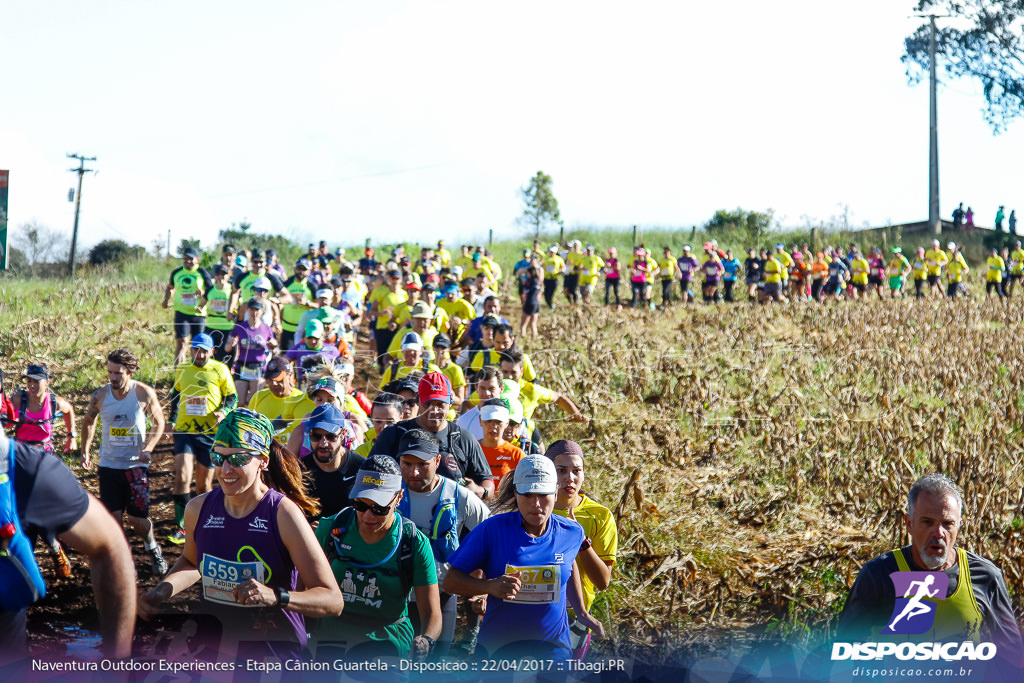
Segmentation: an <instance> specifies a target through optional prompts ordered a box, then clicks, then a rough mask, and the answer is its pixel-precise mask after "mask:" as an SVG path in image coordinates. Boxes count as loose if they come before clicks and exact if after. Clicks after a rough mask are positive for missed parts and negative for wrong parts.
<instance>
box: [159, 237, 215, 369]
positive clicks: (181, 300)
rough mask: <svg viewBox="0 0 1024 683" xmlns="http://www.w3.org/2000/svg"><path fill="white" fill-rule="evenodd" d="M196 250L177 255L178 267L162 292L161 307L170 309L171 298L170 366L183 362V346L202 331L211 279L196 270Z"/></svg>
mask: <svg viewBox="0 0 1024 683" xmlns="http://www.w3.org/2000/svg"><path fill="white" fill-rule="evenodd" d="M199 256H200V254H199V250H198V249H196V248H195V247H188V248H186V249H185V251H183V252H182V254H181V267H180V268H175V269H174V270H173V271H171V278H170V281H169V282H168V283H167V289H166V290H164V301H163V307H164V308H170V307H171V296H172V295H173V296H174V363H175V365H180V364H181V363H184V362H185V343H186V342H187V341H188V340H189V339H191V338H192V337H193V336H195V335H197V334H202V333H203V331H204V330H205V329H206V294H207V292H209V291H210V290H211V289H212V288H213V278H211V277H210V273H209V272H207V270H206V269H205V268H200V267H199Z"/></svg>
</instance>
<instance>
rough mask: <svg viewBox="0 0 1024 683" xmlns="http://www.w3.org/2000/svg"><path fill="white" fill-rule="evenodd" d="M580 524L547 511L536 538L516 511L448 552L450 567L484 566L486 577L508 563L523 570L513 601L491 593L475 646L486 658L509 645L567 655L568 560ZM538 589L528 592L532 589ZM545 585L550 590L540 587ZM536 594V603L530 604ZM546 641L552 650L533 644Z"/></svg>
mask: <svg viewBox="0 0 1024 683" xmlns="http://www.w3.org/2000/svg"><path fill="white" fill-rule="evenodd" d="M583 539H584V534H583V527H581V526H580V525H579V524H578V523H576V522H574V521H572V520H570V519H565V518H564V517H559V516H558V515H551V517H549V518H548V528H547V529H546V530H545V531H544V534H543V535H542V536H541V537H539V538H534V537H533V536H530V535H529V534H527V533H526V531H525V530H524V529H523V518H522V516H520V514H519V511H518V510H515V511H513V512H506V513H504V514H501V515H496V516H494V517H490V518H488V519H485V520H484V521H483V522H481V523H480V524H478V525H477V526H476V527H475V528H474V529H473V531H471V532H470V533H469V535H468V536H467V537H466V538H465V540H463V541H462V544H461V545H460V546H459V548H458V550H456V551H455V553H454V554H453V555H452V556H451V558H450V559H449V561H450V562H451V566H453V567H455V568H457V569H461V570H462V571H464V572H466V573H467V574H468V573H470V572H472V571H474V570H476V569H483V570H484V574H485V576H486V577H487V578H488V579H493V578H496V577H499V576H501V575H502V574H505V572H506V569H507V568H508V567H509V566H514V567H518V568H523V570H524V571H523V574H522V575H521V576H520V580H521V581H522V582H523V589H522V590H521V591H520V592H519V593H518V594H517V595H516V598H515V600H512V601H505V600H498V599H496V598H494V597H491V598H490V599H489V600H488V601H487V613H486V614H485V615H484V620H483V623H482V624H481V625H480V637H479V644H480V645H481V646H482V647H483V648H484V649H485V650H486V652H487V656H494V655H495V654H498V650H500V649H501V648H503V647H505V646H509V645H518V644H529V646H530V649H529V653H530V655H531V656H534V657H537V658H540V659H563V660H564V659H569V657H570V654H571V653H570V642H569V618H568V615H567V613H566V610H567V609H568V605H567V603H566V598H565V591H566V585H567V584H568V582H569V576H570V574H571V573H572V563H573V561H574V560H575V559H576V554H577V553H578V552H579V549H580V545H581V544H582V543H583ZM532 587H535V588H536V592H533V593H532V595H531V594H530V592H529V591H530V588H532ZM544 588H548V589H549V590H543V589H544ZM531 597H535V598H536V599H537V600H539V601H538V602H528V600H530V598H531ZM537 643H546V644H547V645H549V646H550V648H551V649H550V650H544V649H543V648H542V647H540V648H539V647H537Z"/></svg>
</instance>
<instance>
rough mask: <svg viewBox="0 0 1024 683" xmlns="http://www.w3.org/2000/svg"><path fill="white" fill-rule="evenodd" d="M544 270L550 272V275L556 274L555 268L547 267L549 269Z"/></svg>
mask: <svg viewBox="0 0 1024 683" xmlns="http://www.w3.org/2000/svg"><path fill="white" fill-rule="evenodd" d="M544 270H546V271H548V272H549V273H553V272H555V267H554V266H547V267H545V268H544Z"/></svg>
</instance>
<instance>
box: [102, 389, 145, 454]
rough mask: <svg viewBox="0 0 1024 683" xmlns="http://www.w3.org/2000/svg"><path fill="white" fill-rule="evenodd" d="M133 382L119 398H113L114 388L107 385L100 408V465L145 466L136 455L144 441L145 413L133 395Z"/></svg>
mask: <svg viewBox="0 0 1024 683" xmlns="http://www.w3.org/2000/svg"><path fill="white" fill-rule="evenodd" d="M135 390H136V384H135V381H134V380H132V381H131V382H130V383H129V386H128V394H127V395H126V396H125V397H124V398H122V399H121V400H117V398H115V397H114V391H113V389H111V388H110V385H109V384H108V385H107V395H106V397H105V398H104V399H103V408H101V409H100V420H101V421H102V423H103V441H102V442H101V443H100V459H99V465H100V467H109V468H111V469H116V470H126V469H129V468H131V467H148V464H144V463H140V462H139V454H140V453H141V452H142V446H143V444H145V442H146V412H145V411H144V410H143V408H142V404H141V403H139V399H138V397H137V396H136V395H135Z"/></svg>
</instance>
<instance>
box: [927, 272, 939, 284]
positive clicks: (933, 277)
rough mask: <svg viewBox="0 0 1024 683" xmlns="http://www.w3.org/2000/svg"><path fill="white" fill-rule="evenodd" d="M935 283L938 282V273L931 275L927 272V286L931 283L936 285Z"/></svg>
mask: <svg viewBox="0 0 1024 683" xmlns="http://www.w3.org/2000/svg"><path fill="white" fill-rule="evenodd" d="M937 284H939V276H938V275H932V274H931V273H929V274H928V286H929V287H930V286H932V285H937Z"/></svg>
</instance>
